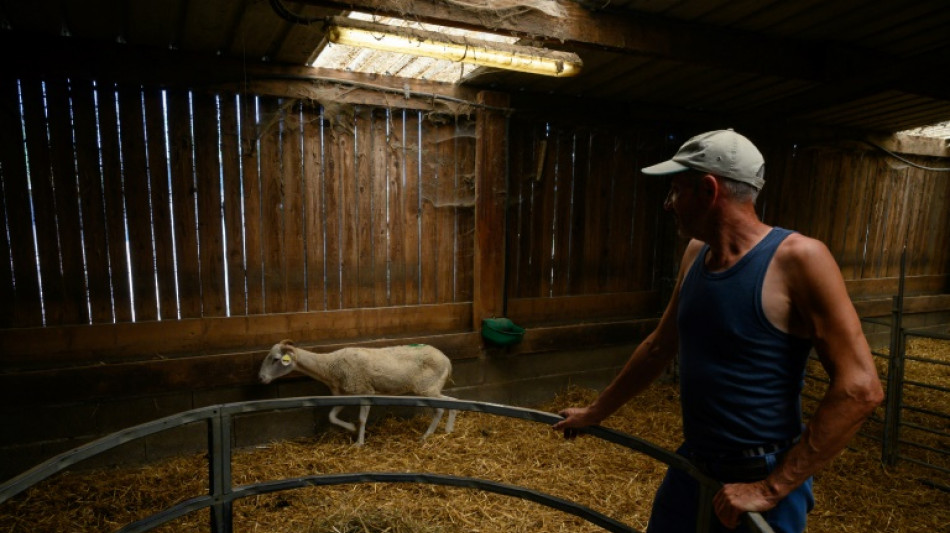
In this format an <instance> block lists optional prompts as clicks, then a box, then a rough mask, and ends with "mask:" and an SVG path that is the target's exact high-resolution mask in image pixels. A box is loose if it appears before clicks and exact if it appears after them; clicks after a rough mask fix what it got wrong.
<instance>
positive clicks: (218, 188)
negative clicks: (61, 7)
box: [0, 79, 475, 328]
mask: <svg viewBox="0 0 950 533" xmlns="http://www.w3.org/2000/svg"><path fill="white" fill-rule="evenodd" d="M0 99H2V109H3V114H2V116H0V130H2V134H3V152H2V154H0V155H2V159H0V172H2V173H3V183H4V187H3V202H2V205H3V208H4V212H3V223H4V231H3V232H0V233H2V234H3V239H4V241H5V242H4V245H5V246H4V250H9V253H5V254H4V257H3V260H2V261H0V264H2V265H3V267H2V270H0V274H2V276H3V280H2V281H3V283H2V286H3V289H2V290H3V291H4V296H6V297H4V298H3V299H2V303H0V327H2V328H9V327H42V326H45V327H53V326H63V325H78V324H111V323H116V324H120V323H130V322H147V321H155V320H178V319H191V318H210V317H237V316H249V315H259V314H275V313H295V312H313V311H325V310H339V309H354V308H376V307H388V306H402V305H418V304H448V303H455V302H463V301H468V300H470V299H471V297H472V290H471V285H472V274H471V268H472V260H471V257H472V254H473V224H474V209H473V207H474V181H473V175H474V153H475V151H474V147H475V138H474V120H472V119H467V118H464V117H461V118H455V117H449V118H445V117H439V120H438V121H432V120H429V119H427V118H426V117H425V116H424V115H423V114H422V113H421V112H417V111H403V110H386V109H380V108H373V107H368V106H355V107H346V108H344V107H338V108H337V109H336V110H335V111H334V112H332V113H330V112H327V111H326V110H324V109H323V108H322V107H320V106H319V105H316V104H311V103H302V101H300V100H296V99H289V98H278V97H266V96H253V95H251V96H243V95H242V96H239V95H235V94H210V93H202V92H192V91H185V90H158V89H150V88H149V89H142V88H141V87H136V86H116V85H114V84H96V83H95V82H87V81H70V82H40V81H37V80H23V81H19V80H9V79H4V80H3V81H2V86H0ZM422 154H424V156H423V155H422Z"/></svg>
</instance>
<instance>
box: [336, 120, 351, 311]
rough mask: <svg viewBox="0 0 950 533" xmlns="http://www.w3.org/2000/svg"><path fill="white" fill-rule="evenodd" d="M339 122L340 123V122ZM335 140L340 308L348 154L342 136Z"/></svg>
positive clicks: (338, 293)
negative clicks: (344, 172) (344, 184)
mask: <svg viewBox="0 0 950 533" xmlns="http://www.w3.org/2000/svg"><path fill="white" fill-rule="evenodd" d="M336 119H337V120H339V119H340V115H339V114H338V115H337V116H336ZM337 124H339V122H338V123H337ZM339 129H340V130H342V128H339ZM338 135H341V136H342V135H343V133H342V132H340V131H338ZM335 140H336V146H337V150H336V154H337V157H338V158H339V161H338V162H337V165H336V169H337V175H336V176H334V178H335V179H336V184H337V202H336V222H337V223H336V231H337V234H336V242H337V254H336V255H337V262H336V272H334V275H335V276H336V278H337V297H338V298H339V305H338V308H339V309H342V308H343V292H344V291H343V254H344V251H345V250H344V248H343V201H342V200H343V198H345V197H344V196H343V192H344V191H345V190H346V189H345V188H344V187H343V183H344V179H343V160H344V158H346V157H347V155H348V154H344V153H343V147H344V146H346V143H344V142H343V139H342V137H341V138H337V139H335Z"/></svg>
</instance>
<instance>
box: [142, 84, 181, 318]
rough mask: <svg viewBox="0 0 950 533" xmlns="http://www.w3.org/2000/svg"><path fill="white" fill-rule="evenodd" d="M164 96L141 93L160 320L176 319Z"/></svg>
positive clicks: (155, 92) (152, 91) (149, 91)
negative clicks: (143, 107)
mask: <svg viewBox="0 0 950 533" xmlns="http://www.w3.org/2000/svg"><path fill="white" fill-rule="evenodd" d="M163 95H164V93H163V92H162V91H161V90H159V89H154V88H147V89H145V90H144V95H143V98H144V101H145V135H146V137H147V139H148V142H147V143H146V147H145V148H146V151H147V157H148V169H149V180H150V181H149V190H150V191H151V199H150V202H151V207H152V235H153V238H154V241H155V274H156V278H157V280H158V308H159V311H160V313H161V319H163V320H168V319H175V318H177V317H178V295H177V291H176V289H175V249H174V241H173V240H172V231H173V228H172V210H171V190H170V188H169V181H168V171H169V168H168V152H167V148H168V147H167V145H166V142H167V139H166V131H165V117H166V114H165V103H164V96H163Z"/></svg>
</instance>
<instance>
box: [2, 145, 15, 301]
mask: <svg viewBox="0 0 950 533" xmlns="http://www.w3.org/2000/svg"><path fill="white" fill-rule="evenodd" d="M6 181H7V176H6V175H5V174H4V168H3V162H2V161H0V202H3V233H4V235H5V236H6V238H7V244H8V245H9V244H10V238H11V236H10V218H9V213H10V209H9V204H8V203H7V191H6V187H5V184H6ZM3 260H5V261H8V262H9V263H10V282H11V284H10V288H11V289H13V291H14V292H16V269H15V268H14V262H13V250H12V247H11V246H7V255H6V257H4V258H3Z"/></svg>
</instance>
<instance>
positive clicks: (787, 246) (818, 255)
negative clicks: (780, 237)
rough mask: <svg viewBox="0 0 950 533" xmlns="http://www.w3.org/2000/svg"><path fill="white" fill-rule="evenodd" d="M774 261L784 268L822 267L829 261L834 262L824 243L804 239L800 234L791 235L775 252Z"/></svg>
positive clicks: (807, 238) (809, 238)
mask: <svg viewBox="0 0 950 533" xmlns="http://www.w3.org/2000/svg"><path fill="white" fill-rule="evenodd" d="M775 259H776V260H778V261H779V262H781V263H782V266H783V267H785V268H806V269H807V268H809V267H823V266H826V265H827V264H828V262H829V261H830V262H831V263H832V264H833V263H834V262H835V260H834V257H833V256H832V255H831V251H830V250H828V247H827V246H825V243H823V242H821V241H819V240H818V239H814V238H812V237H806V236H805V235H802V234H801V233H792V234H791V235H789V236H788V237H786V239H785V240H784V241H783V242H782V244H781V246H779V247H778V249H777V250H776V251H775Z"/></svg>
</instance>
